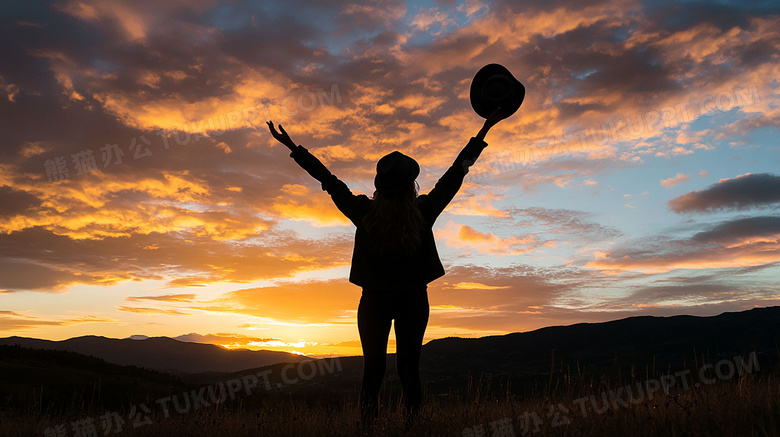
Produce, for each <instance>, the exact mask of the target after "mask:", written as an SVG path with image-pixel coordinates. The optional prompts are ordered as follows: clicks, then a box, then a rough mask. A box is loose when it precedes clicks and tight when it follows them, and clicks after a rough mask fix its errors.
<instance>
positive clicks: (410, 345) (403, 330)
mask: <svg viewBox="0 0 780 437" xmlns="http://www.w3.org/2000/svg"><path fill="white" fill-rule="evenodd" d="M429 313H430V307H429V305H428V292H427V288H426V287H423V289H422V290H415V292H414V293H413V294H411V295H410V296H409V297H408V300H406V301H405V302H398V303H397V306H396V314H395V339H396V367H397V368H398V377H399V378H400V379H401V388H402V390H403V398H404V407H405V408H406V412H407V413H411V414H414V413H417V411H418V410H419V409H420V404H421V403H422V389H421V387H420V351H421V350H422V342H423V337H424V336H425V328H426V327H427V326H428V315H429Z"/></svg>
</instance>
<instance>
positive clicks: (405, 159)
mask: <svg viewBox="0 0 780 437" xmlns="http://www.w3.org/2000/svg"><path fill="white" fill-rule="evenodd" d="M419 174H420V165H419V164H417V161H415V160H414V159H413V158H411V157H409V156H406V155H404V154H403V153H401V152H398V151H395V152H391V153H388V154H387V155H385V156H383V157H382V158H381V159H380V160H379V161H378V162H377V163H376V177H375V178H374V186H375V187H376V189H377V190H380V191H382V192H385V193H388V194H394V193H397V192H399V191H401V190H403V189H405V188H406V187H408V186H409V185H411V184H412V182H414V180H415V179H417V176H418V175H419Z"/></svg>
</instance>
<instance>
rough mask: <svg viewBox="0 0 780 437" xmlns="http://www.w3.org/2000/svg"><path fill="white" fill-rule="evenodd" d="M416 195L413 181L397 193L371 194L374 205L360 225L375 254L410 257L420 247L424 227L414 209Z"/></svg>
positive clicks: (418, 213) (415, 184)
mask: <svg viewBox="0 0 780 437" xmlns="http://www.w3.org/2000/svg"><path fill="white" fill-rule="evenodd" d="M418 192H419V187H418V186H417V182H413V183H412V184H410V185H409V186H408V188H405V189H404V190H402V191H400V192H398V193H386V192H384V191H382V190H376V191H374V195H373V200H374V202H373V205H372V208H371V210H370V211H369V212H368V214H366V215H365V217H363V224H364V225H365V227H366V230H367V231H368V235H369V237H370V238H371V240H372V242H373V243H374V245H375V247H376V248H377V249H378V250H379V253H381V254H385V253H396V254H411V253H413V252H414V251H415V250H416V249H417V248H418V247H419V246H420V243H421V241H422V230H423V227H424V225H423V217H422V213H420V208H419V207H418V206H417V194H418Z"/></svg>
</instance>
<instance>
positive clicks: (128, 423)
mask: <svg viewBox="0 0 780 437" xmlns="http://www.w3.org/2000/svg"><path fill="white" fill-rule="evenodd" d="M729 369H730V367H729V366H721V367H720V368H717V369H716V368H715V366H712V367H710V368H706V369H705V370H706V372H705V371H704V370H702V368H699V369H698V370H696V371H695V372H688V373H686V372H676V373H675V374H673V375H672V374H668V375H666V376H663V375H659V376H658V377H657V378H650V379H648V378H641V379H640V378H628V379H617V378H613V379H612V380H606V379H602V380H599V381H595V380H594V379H592V378H591V379H590V380H589V381H587V382H585V381H584V380H583V379H582V378H577V377H574V378H572V377H571V376H570V375H565V374H564V375H559V376H558V377H556V378H555V379H553V378H550V380H549V381H548V384H546V386H545V387H540V388H539V389H534V388H533V387H526V388H524V389H520V390H515V389H513V388H512V387H511V386H507V384H506V383H503V384H502V383H500V381H499V382H496V381H486V380H483V379H475V380H472V381H470V383H469V384H468V386H467V387H464V388H463V390H460V391H453V392H450V393H427V395H426V404H425V406H424V408H423V410H422V412H421V414H420V415H419V416H418V417H416V418H415V419H414V420H413V421H411V422H410V423H407V422H406V421H405V420H404V418H403V417H401V414H400V413H398V410H397V409H395V408H393V404H394V403H395V401H394V400H393V399H395V400H396V401H397V396H396V395H397V386H396V385H395V384H388V388H387V390H386V391H385V393H384V394H383V397H384V399H385V401H386V402H387V404H388V405H386V408H385V409H384V412H383V414H382V415H381V417H380V418H379V419H378V420H377V421H376V422H374V423H373V424H372V426H371V427H370V428H368V427H366V426H363V425H361V424H360V423H359V419H358V413H357V407H356V399H355V398H354V396H348V395H340V396H330V395H327V394H317V395H311V394H304V393H295V392H289V393H282V392H278V393H268V394H263V395H262V396H248V397H243V398H242V397H239V398H237V399H236V400H235V401H227V402H223V403H220V404H213V405H210V406H209V407H202V408H193V407H192V406H190V408H188V409H186V410H187V411H186V412H185V413H183V414H179V413H177V412H176V411H173V409H171V411H170V412H169V417H165V415H164V414H163V412H162V410H161V409H160V408H159V406H158V405H154V402H153V401H152V400H151V399H149V400H148V403H149V407H150V408H149V413H148V414H147V413H146V412H144V411H142V410H141V409H139V408H136V409H135V410H136V411H135V412H133V411H131V408H130V406H127V407H125V408H124V409H123V410H122V411H103V410H100V409H91V408H83V407H79V406H77V405H71V406H70V408H66V409H65V411H61V412H59V413H56V414H55V413H51V412H46V411H40V410H41V408H40V407H39V406H37V405H35V403H34V402H31V403H30V405H28V406H27V408H24V409H23V410H8V409H4V410H3V411H2V413H1V414H2V415H1V416H0V435H2V436H44V437H46V436H49V435H51V436H102V435H114V436H360V435H379V436H405V435H410V436H522V435H534V436H553V435H554V436H634V435H637V436H780V380H778V378H777V377H776V375H777V373H776V372H766V370H770V369H761V370H762V371H761V372H753V373H747V372H744V373H743V374H742V375H739V374H738V372H733V374H731V372H730V371H729ZM672 379H674V380H675V381H672ZM577 381H582V382H577ZM658 384H660V385H658ZM518 391H519V392H523V393H521V394H519V393H517V392H518ZM629 391H630V392H631V393H629ZM640 392H641V395H640ZM132 413H135V414H132ZM147 416H148V417H147ZM58 427H59V428H58ZM77 431H78V432H77ZM58 432H59V433H58Z"/></svg>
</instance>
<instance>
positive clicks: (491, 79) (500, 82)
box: [469, 64, 525, 124]
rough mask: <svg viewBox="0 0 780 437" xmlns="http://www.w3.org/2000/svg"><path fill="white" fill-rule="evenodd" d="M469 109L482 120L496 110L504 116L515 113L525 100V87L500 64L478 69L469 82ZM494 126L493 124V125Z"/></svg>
mask: <svg viewBox="0 0 780 437" xmlns="http://www.w3.org/2000/svg"><path fill="white" fill-rule="evenodd" d="M469 98H470V100H471V107H472V108H474V112H476V113H477V114H478V115H479V116H480V117H482V118H490V117H491V115H493V114H494V113H495V111H496V109H497V108H501V112H502V113H503V114H504V115H505V116H504V117H503V118H506V117H509V116H510V115H512V114H514V113H515V112H517V110H518V109H519V108H520V105H521V104H522V103H523V99H525V86H523V84H522V83H521V82H520V81H519V80H517V79H515V77H514V76H512V73H510V72H509V70H507V68H506V67H504V66H503V65H500V64H488V65H485V66H484V67H482V68H480V69H479V71H478V72H477V74H476V75H474V79H473V80H472V81H471V89H470V92H469ZM493 124H495V123H493Z"/></svg>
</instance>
